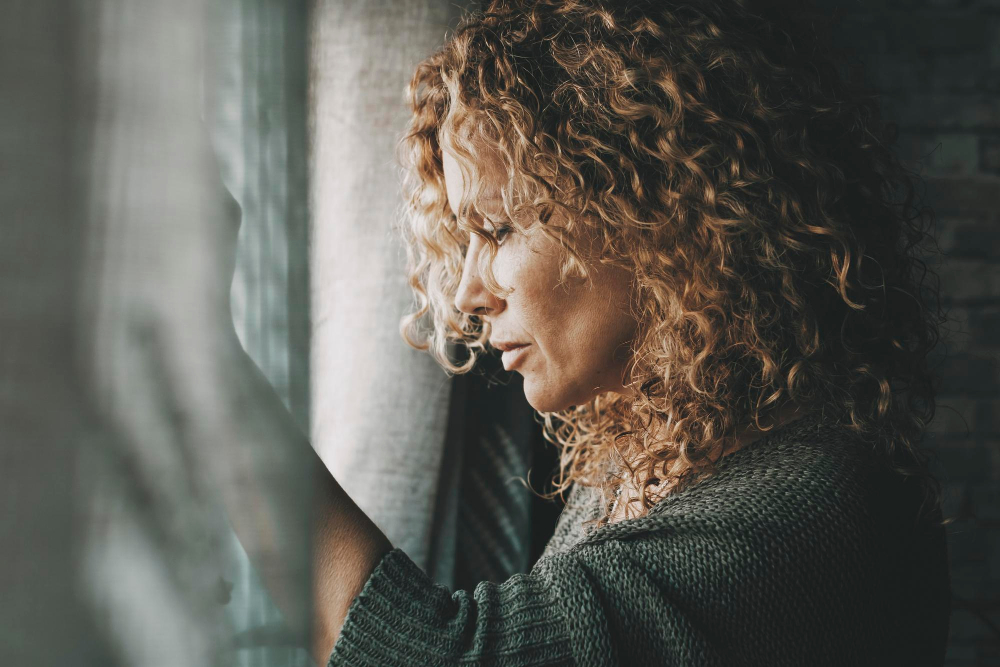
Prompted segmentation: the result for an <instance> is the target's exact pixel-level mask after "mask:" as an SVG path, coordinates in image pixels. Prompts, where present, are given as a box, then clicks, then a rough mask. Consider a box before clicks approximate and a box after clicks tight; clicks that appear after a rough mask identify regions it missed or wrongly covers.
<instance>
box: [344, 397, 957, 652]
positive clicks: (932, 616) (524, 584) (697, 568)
mask: <svg viewBox="0 0 1000 667" xmlns="http://www.w3.org/2000/svg"><path fill="white" fill-rule="evenodd" d="M871 449H872V448H871V447H870V446H867V445H866V444H865V443H864V442H862V441H860V440H859V439H858V438H857V437H855V436H854V435H853V433H852V432H849V431H847V430H846V429H845V427H844V426H842V425H841V424H839V423H837V422H835V421H832V420H831V419H829V418H825V417H823V416H821V415H820V414H819V413H818V412H817V413H814V414H811V415H807V416H805V417H802V418H800V419H798V420H796V421H794V422H791V423H789V424H786V425H784V426H782V427H779V428H776V429H773V430H772V431H770V432H769V433H768V434H766V435H764V436H763V437H761V438H759V439H757V440H756V441H754V442H752V443H750V444H748V445H746V446H745V447H743V448H742V449H739V450H737V451H736V452H734V453H732V454H729V455H728V456H726V457H724V458H723V459H722V460H721V461H720V462H719V464H718V466H717V472H716V473H715V474H714V475H712V476H710V477H708V478H705V479H703V480H701V481H699V482H697V483H695V484H693V485H690V486H689V487H687V488H685V489H683V490H680V491H678V492H677V493H674V494H672V495H668V496H667V497H665V498H664V499H663V500H661V501H660V502H659V503H657V504H656V505H655V506H654V507H653V508H652V509H651V510H650V511H649V513H648V514H647V515H646V516H644V517H641V518H637V519H629V520H625V521H621V522H618V523H613V524H610V525H607V526H603V527H600V528H594V527H593V526H592V525H591V526H588V527H587V528H584V527H583V522H584V521H585V520H586V519H588V518H590V517H594V516H596V515H597V512H598V509H599V508H598V505H597V503H596V502H595V501H596V499H597V496H596V493H595V492H594V491H593V490H590V489H585V488H582V487H577V488H575V489H574V490H573V492H572V493H571V494H570V497H569V499H568V500H569V504H568V505H567V507H566V509H565V510H564V511H563V513H562V515H561V516H560V520H559V523H558V525H557V527H556V531H555V534H554V535H553V537H552V540H551V542H550V543H549V544H548V546H547V548H546V550H545V552H544V554H543V555H542V557H541V558H540V559H539V560H538V562H537V563H536V564H535V566H534V567H533V568H532V570H531V572H530V573H528V574H518V575H515V576H513V577H511V578H510V579H509V580H507V581H506V582H503V583H499V584H497V583H490V582H483V583H481V584H479V585H478V586H476V589H475V591H464V590H463V591H457V592H454V593H452V592H450V591H449V590H448V589H447V588H445V587H443V586H440V585H438V584H436V583H434V582H432V581H431V580H430V579H429V578H428V577H427V576H426V575H425V574H424V573H423V572H422V571H421V570H420V568H419V567H417V566H416V565H415V564H414V563H413V561H411V560H410V559H409V558H408V557H407V556H406V555H405V554H404V553H403V552H402V551H400V550H398V549H396V550H393V551H391V552H389V553H388V554H386V555H385V556H384V557H383V559H382V560H381V562H380V563H379V565H378V566H377V567H376V568H375V571H374V572H373V573H372V575H371V577H370V578H369V580H368V581H367V583H366V584H365V586H364V588H363V590H362V591H361V593H360V594H359V595H358V597H357V598H356V599H355V600H354V602H353V603H352V605H351V607H350V610H349V612H348V614H347V617H346V620H345V621H344V625H343V628H342V630H341V634H340V637H339V638H338V640H337V643H336V645H335V646H334V649H333V654H332V656H331V658H330V664H331V665H350V666H352V667H366V666H376V665H377V666H379V667H387V666H392V667H409V666H413V667H417V666H420V667H426V666H428V665H497V666H501V665H504V666H510V667H515V666H521V665H579V666H581V667H583V666H586V667H589V666H591V665H593V666H604V665H607V666H612V665H767V666H768V667H774V666H777V665H795V666H801V665H837V666H838V667H842V666H845V665H879V666H882V665H916V664H920V665H940V664H941V663H942V662H943V659H944V651H945V645H946V641H947V636H948V619H949V597H950V589H949V577H948V556H947V547H946V542H945V536H944V531H943V529H941V528H939V527H938V528H933V527H927V526H926V525H924V524H917V523H916V522H915V520H914V519H915V517H916V516H917V511H918V508H919V505H920V497H919V495H918V493H917V491H916V488H915V487H914V485H912V484H910V483H904V482H903V480H902V478H901V477H899V476H897V475H895V474H892V473H890V472H888V471H886V470H884V468H883V466H882V465H881V464H879V463H878V462H877V459H876V457H875V456H874V454H873V453H872V451H871Z"/></svg>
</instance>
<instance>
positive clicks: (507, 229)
mask: <svg viewBox="0 0 1000 667" xmlns="http://www.w3.org/2000/svg"><path fill="white" fill-rule="evenodd" d="M490 224H492V225H493V238H495V239H496V240H497V243H501V242H502V241H503V240H504V239H505V238H507V235H508V234H510V233H511V232H512V231H514V228H513V227H511V226H510V225H506V224H503V223H500V224H497V223H490Z"/></svg>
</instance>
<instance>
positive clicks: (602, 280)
mask: <svg viewBox="0 0 1000 667" xmlns="http://www.w3.org/2000/svg"><path fill="white" fill-rule="evenodd" d="M487 155H488V154H487ZM443 163H444V164H443V168H444V178H445V183H446V187H447V192H448V204H449V206H450V207H451V210H452V212H453V213H454V214H455V215H456V217H457V216H459V215H460V210H461V208H460V203H461V202H462V200H463V193H465V192H467V190H468V179H467V178H466V177H465V174H463V171H462V168H461V164H460V162H459V160H458V159H457V158H456V157H455V156H454V155H453V154H452V153H450V152H449V151H447V150H445V151H444V154H443ZM476 168H478V169H482V170H483V171H482V173H481V174H480V175H479V177H480V178H481V179H482V180H483V183H484V187H483V188H482V191H481V193H480V195H479V197H478V198H477V200H476V208H477V209H478V210H480V211H482V212H483V216H484V217H487V218H488V221H484V220H473V221H471V222H473V223H474V224H477V225H484V224H485V226H486V228H487V229H496V228H499V227H501V226H502V225H503V224H504V223H505V222H509V221H506V220H505V214H504V212H503V206H502V204H501V202H500V188H499V183H500V180H499V178H498V173H499V172H498V169H497V165H496V163H495V162H493V161H492V160H490V159H489V158H487V159H484V160H482V161H481V162H480V163H479V164H478V165H476ZM472 215H476V214H472ZM490 223H492V225H491V224H490ZM469 238H470V241H469V248H468V251H467V253H466V256H465V264H464V270H463V273H462V280H461V283H460V285H459V289H458V292H457V294H456V297H455V307H456V308H457V309H458V310H460V311H462V312H465V313H468V314H470V315H479V316H481V317H482V318H484V320H485V321H487V322H488V323H489V324H490V326H491V343H496V342H498V341H500V342H515V343H527V344H528V346H529V347H528V348H527V350H526V351H525V352H524V353H523V356H522V358H521V359H520V360H519V362H518V365H517V367H516V369H515V370H516V371H517V372H519V373H521V375H523V376H524V393H525V397H526V398H527V400H528V403H530V404H531V406H532V407H533V408H535V409H536V410H539V411H555V410H563V409H566V408H568V407H570V406H573V405H578V404H581V403H585V402H586V401H589V400H590V399H592V398H593V397H594V396H596V395H598V394H599V393H602V392H605V391H616V392H622V391H625V387H624V384H623V376H624V374H625V372H626V366H627V362H628V359H629V356H630V354H631V351H630V350H631V343H632V342H633V338H634V336H635V332H636V328H637V322H636V320H635V318H634V317H633V316H632V315H631V314H630V313H629V312H628V305H629V304H630V303H631V302H632V300H633V298H634V286H633V282H632V280H631V277H630V276H629V274H628V273H627V272H626V271H624V270H622V269H620V268H618V267H610V266H605V265H597V266H594V267H592V268H591V270H590V277H591V279H590V280H589V281H587V280H584V279H582V278H577V277H571V278H568V279H567V280H565V281H562V280H560V271H559V258H560V253H561V249H560V248H559V246H558V244H557V242H556V241H555V240H553V239H552V238H550V237H549V236H547V235H546V234H545V233H543V232H541V231H540V230H539V229H538V228H537V227H535V228H534V229H531V230H529V231H528V232H527V233H521V232H518V231H516V230H511V231H509V232H507V233H506V234H501V235H499V236H498V240H499V241H500V249H499V251H498V253H497V256H496V259H495V260H494V262H493V272H494V275H495V276H496V279H497V281H498V282H499V283H500V285H501V286H503V287H506V288H512V289H513V292H511V293H510V294H509V295H508V296H507V297H506V298H500V297H498V296H497V295H495V294H492V293H491V292H490V291H489V290H488V289H487V287H486V285H485V284H484V282H483V280H482V277H481V276H480V273H479V262H478V260H479V255H480V253H482V252H483V250H484V249H485V248H486V243H485V241H483V240H482V239H481V238H480V237H478V236H476V235H475V234H470V235H469Z"/></svg>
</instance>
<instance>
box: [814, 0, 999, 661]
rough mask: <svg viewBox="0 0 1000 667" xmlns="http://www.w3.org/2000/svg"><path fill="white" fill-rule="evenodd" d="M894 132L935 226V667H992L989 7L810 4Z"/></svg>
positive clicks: (993, 305) (911, 2) (994, 538)
mask: <svg viewBox="0 0 1000 667" xmlns="http://www.w3.org/2000/svg"><path fill="white" fill-rule="evenodd" d="M817 4H818V6H819V7H821V8H823V9H825V10H828V11H829V12H830V15H831V16H833V17H834V23H833V26H832V32H833V37H834V43H835V45H837V46H838V47H840V49H841V51H842V52H843V53H845V54H848V55H850V56H851V59H852V60H853V61H854V66H856V67H861V68H863V71H864V73H865V76H866V79H867V80H868V82H869V83H870V84H871V85H872V86H873V87H874V88H875V89H877V90H878V91H880V93H881V95H882V101H883V110H884V112H885V116H886V118H887V119H889V120H893V121H895V122H897V123H898V127H899V132H900V134H899V140H898V144H897V151H898V154H899V155H900V157H902V158H904V159H905V160H907V161H908V162H909V164H910V166H911V167H912V168H914V169H918V170H919V172H920V173H921V175H922V176H923V178H924V181H925V183H926V186H927V190H926V203H927V204H929V205H930V206H931V208H932V209H934V211H935V213H936V217H937V237H938V240H939V243H940V245H941V249H942V251H943V252H944V253H945V255H944V257H943V258H942V259H943V261H942V262H941V264H940V265H939V266H937V267H936V270H937V271H938V273H939V274H940V276H941V291H942V300H943V305H944V306H945V308H946V310H947V312H948V315H949V322H948V323H947V324H946V328H947V329H948V330H947V331H945V332H944V333H945V336H946V339H945V340H944V341H943V342H942V343H941V344H940V346H939V349H938V352H937V354H935V357H934V364H935V367H936V368H937V370H938V374H939V378H940V383H941V384H940V391H939V408H938V412H937V415H936V416H935V419H934V421H933V423H932V429H931V433H930V434H929V435H928V438H927V441H926V443H925V444H926V445H927V446H928V447H929V448H930V449H931V450H932V451H933V452H934V454H935V457H936V471H937V474H938V478H939V479H940V480H941V481H942V483H943V486H944V490H945V494H946V495H945V508H944V510H945V515H946V516H950V517H953V518H954V519H955V520H954V523H953V524H951V525H950V526H949V527H948V535H949V539H948V542H949V548H950V556H951V575H952V592H953V603H952V608H953V612H952V619H951V638H950V642H949V649H948V658H947V663H946V664H947V665H949V666H952V667H959V666H966V665H1000V491H998V488H1000V486H998V482H1000V411H998V408H1000V361H998V356H1000V354H998V352H1000V226H998V223H1000V221H998V217H997V214H998V209H1000V1H997V0H976V1H973V0H964V1H963V0H905V1H904V0H896V1H876V2H872V1H866V2H860V1H858V0H854V1H851V2H843V1H841V2H836V1H834V0H818V2H817Z"/></svg>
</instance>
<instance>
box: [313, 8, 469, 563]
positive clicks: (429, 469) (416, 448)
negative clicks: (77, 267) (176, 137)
mask: <svg viewBox="0 0 1000 667" xmlns="http://www.w3.org/2000/svg"><path fill="white" fill-rule="evenodd" d="M460 12H461V7H459V5H458V3H452V2H446V1H443V0H407V1H403V0H317V1H316V3H315V6H314V11H313V16H312V26H311V32H312V35H311V40H310V44H311V51H310V67H311V76H310V79H311V94H310V100H311V117H312V133H311V137H310V144H311V147H312V160H311V167H312V168H311V173H310V183H311V196H310V202H311V208H312V224H311V268H312V272H313V273H312V275H313V280H312V313H313V328H312V371H313V376H312V411H311V414H312V418H313V422H312V441H313V444H314V446H315V447H316V449H317V451H318V452H319V453H320V455H321V456H322V458H323V460H324V462H325V463H326V464H327V466H328V467H329V468H330V470H331V471H333V474H334V476H335V477H336V478H337V479H338V481H340V483H341V484H342V485H343V487H344V488H345V489H346V490H347V492H348V493H349V494H350V495H351V497H352V498H354V500H355V501H356V502H357V503H358V505H359V506H360V507H361V508H362V509H363V510H364V511H365V512H366V513H367V514H368V515H369V516H370V517H371V518H372V519H373V520H374V521H375V523H376V524H377V525H378V526H379V527H380V528H381V529H382V530H383V532H385V534H386V535H387V536H388V537H389V539H390V540H391V541H392V543H393V544H394V545H396V546H398V547H401V548H402V549H404V550H405V551H406V552H407V553H408V554H410V556H411V557H412V558H413V559H414V561H415V562H417V563H418V564H419V565H421V566H422V567H424V568H428V566H429V564H430V554H431V551H432V543H433V542H434V530H435V524H434V521H433V517H434V515H435V507H437V506H439V505H440V504H441V503H442V502H443V501H442V499H441V498H439V497H438V493H439V491H440V492H442V493H450V492H452V490H451V489H448V488H447V487H442V485H441V476H442V472H441V471H442V466H443V465H444V463H445V462H444V461H443V451H444V436H445V431H446V428H447V420H448V406H449V402H450V397H451V383H450V380H449V379H448V377H447V376H446V375H445V374H444V372H443V371H442V370H441V369H440V368H439V367H437V366H436V365H435V363H434V362H433V360H432V359H431V358H430V357H429V356H427V355H425V354H422V353H420V352H417V351H415V350H412V349H410V348H409V347H407V346H406V344H405V343H404V342H403V340H402V339H401V337H400V335H399V320H400V317H401V316H402V315H403V314H404V313H405V312H407V311H408V309H409V308H410V304H411V299H412V297H411V295H410V291H409V287H408V286H407V284H406V281H405V276H404V269H405V255H404V252H403V249H402V247H401V245H400V243H399V241H398V240H397V239H396V238H395V236H394V234H393V231H392V230H393V224H394V222H395V221H396V219H397V216H398V214H399V206H400V197H399V191H400V180H399V175H398V168H397V167H396V162H395V146H396V143H397V141H398V139H399V138H400V136H401V132H402V130H403V128H404V127H405V125H406V121H407V115H406V114H407V112H406V108H405V104H404V101H403V90H404V88H405V86H406V84H407V82H408V80H409V77H410V75H411V73H412V71H413V69H414V67H415V66H416V64H417V63H418V62H419V61H420V60H421V59H422V58H424V57H425V56H426V55H427V54H429V53H431V52H432V51H433V49H435V48H437V47H438V46H439V45H440V44H441V43H442V42H443V39H444V36H445V31H446V29H447V27H448V26H449V25H450V24H454V22H455V21H456V19H457V17H458V15H459V14H460ZM439 553H441V552H439ZM445 569H449V568H448V567H447V566H446V567H445Z"/></svg>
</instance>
